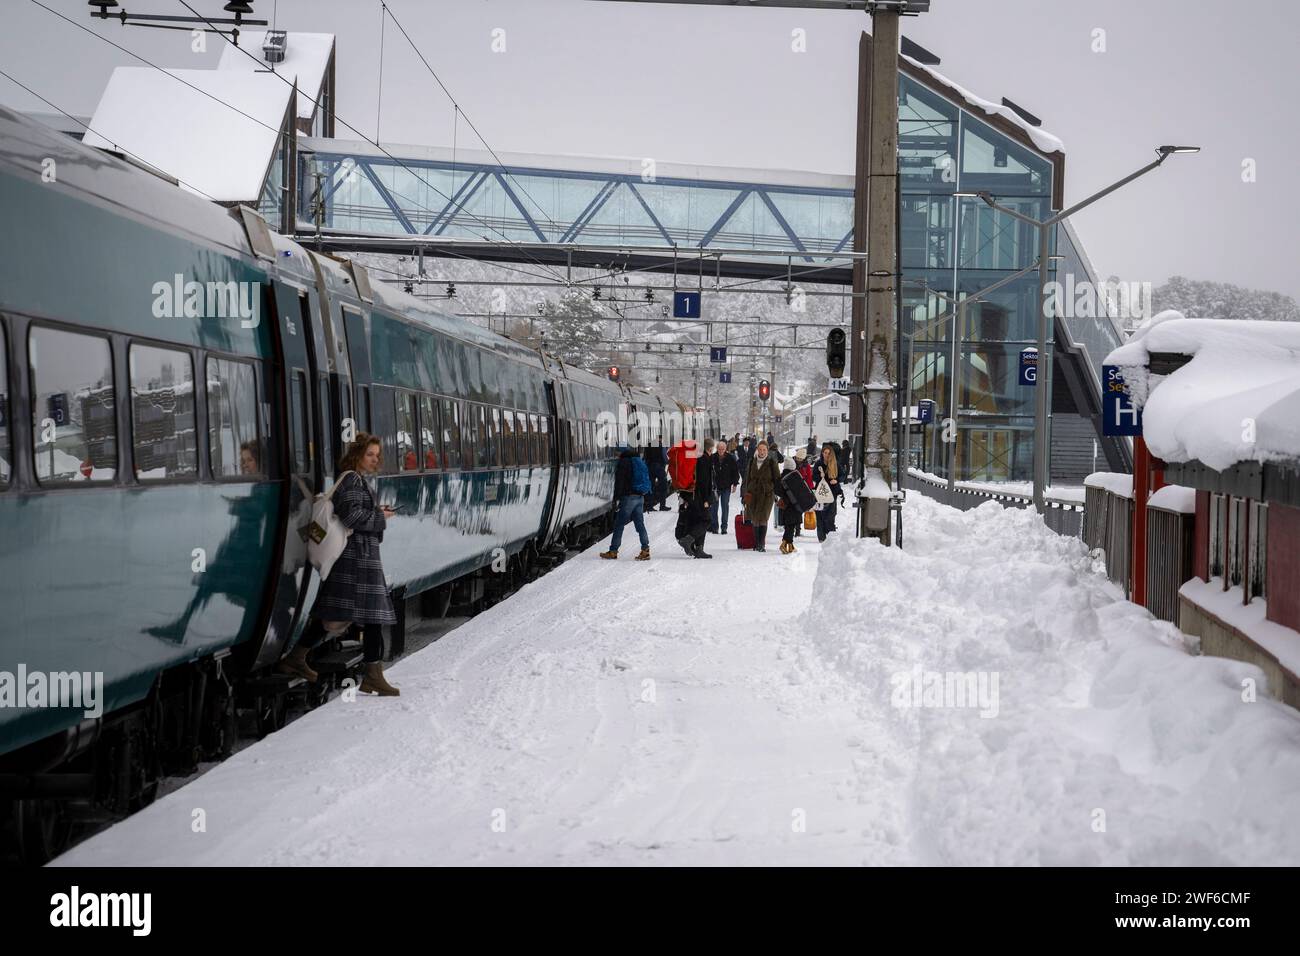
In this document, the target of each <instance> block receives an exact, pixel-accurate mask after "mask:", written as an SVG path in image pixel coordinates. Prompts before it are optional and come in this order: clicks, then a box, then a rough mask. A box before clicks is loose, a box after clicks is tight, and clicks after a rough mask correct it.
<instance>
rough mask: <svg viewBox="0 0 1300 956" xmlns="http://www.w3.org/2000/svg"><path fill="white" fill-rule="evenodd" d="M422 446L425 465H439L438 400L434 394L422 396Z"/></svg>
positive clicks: (430, 466)
mask: <svg viewBox="0 0 1300 956" xmlns="http://www.w3.org/2000/svg"><path fill="white" fill-rule="evenodd" d="M420 447H421V448H423V449H424V467H425V468H427V469H429V470H433V469H435V468H437V467H438V464H439V461H440V456H439V455H438V402H437V400H436V399H435V398H434V397H433V396H432V395H421V396H420Z"/></svg>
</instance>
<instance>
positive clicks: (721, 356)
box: [709, 345, 727, 362]
mask: <svg viewBox="0 0 1300 956" xmlns="http://www.w3.org/2000/svg"><path fill="white" fill-rule="evenodd" d="M709 361H710V362H726V361H727V347H726V346H725V345H710V346H709Z"/></svg>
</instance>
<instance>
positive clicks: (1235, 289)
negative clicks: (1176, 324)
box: [1151, 276, 1300, 322]
mask: <svg viewBox="0 0 1300 956" xmlns="http://www.w3.org/2000/svg"><path fill="white" fill-rule="evenodd" d="M1151 307H1152V312H1153V313H1155V314H1158V313H1160V312H1163V311H1164V310H1165V309H1177V310H1178V311H1179V312H1181V313H1183V315H1186V316H1190V317H1194V318H1198V319H1258V320H1261V321H1268V322H1276V321H1283V322H1295V321H1300V306H1297V305H1296V301H1295V299H1293V298H1292V297H1291V296H1289V295H1283V294H1282V293H1280V292H1267V291H1264V290H1262V289H1246V288H1243V287H1241V286H1238V285H1232V284H1231V283H1228V282H1206V281H1202V280H1198V279H1188V278H1186V277H1184V276H1171V277H1170V279H1169V281H1168V282H1166V283H1165V284H1164V285H1161V286H1158V287H1156V288H1155V289H1154V290H1152V292H1151Z"/></svg>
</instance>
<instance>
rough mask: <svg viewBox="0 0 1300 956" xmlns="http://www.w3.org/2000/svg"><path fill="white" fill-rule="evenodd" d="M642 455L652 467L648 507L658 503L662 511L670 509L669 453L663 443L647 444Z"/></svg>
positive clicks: (650, 467)
mask: <svg viewBox="0 0 1300 956" xmlns="http://www.w3.org/2000/svg"><path fill="white" fill-rule="evenodd" d="M641 457H642V458H644V459H645V463H646V467H648V468H649V469H650V495H649V496H648V497H647V499H646V505H645V506H646V509H647V510H649V509H653V508H654V507H655V505H656V504H658V506H659V510H660V511H668V510H669V509H668V493H669V491H670V490H671V485H670V484H669V482H668V453H667V452H665V451H664V446H663V445H646V446H645V451H644V452H642V454H641Z"/></svg>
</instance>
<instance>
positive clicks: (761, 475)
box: [741, 441, 781, 552]
mask: <svg viewBox="0 0 1300 956" xmlns="http://www.w3.org/2000/svg"><path fill="white" fill-rule="evenodd" d="M780 481H781V472H780V469H779V468H778V467H777V464H776V459H775V458H773V457H772V456H771V455H769V454H768V453H767V442H765V441H761V442H759V443H758V447H757V448H756V449H754V458H753V460H752V461H750V463H749V469H748V470H747V472H746V474H745V494H744V495H743V496H742V498H741V500H742V501H744V503H745V517H747V518H748V519H749V523H750V524H752V525H753V526H754V550H755V551H758V552H763V551H766V550H767V548H766V547H764V539H765V538H766V537H767V523H768V521H769V520H771V517H772V503H773V502H774V501H775V499H776V487H777V485H778V484H779V483H780Z"/></svg>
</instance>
